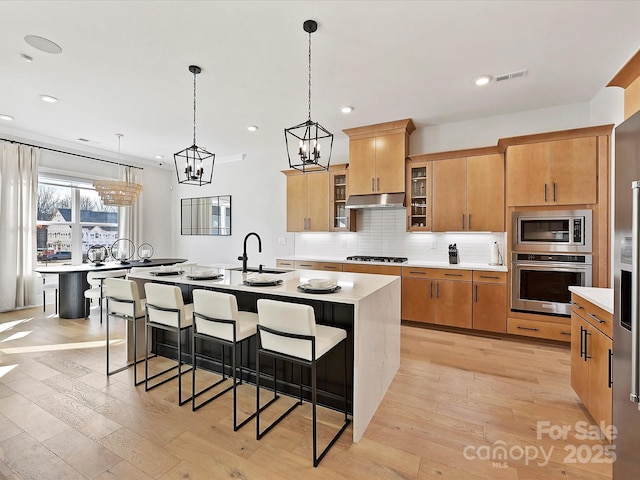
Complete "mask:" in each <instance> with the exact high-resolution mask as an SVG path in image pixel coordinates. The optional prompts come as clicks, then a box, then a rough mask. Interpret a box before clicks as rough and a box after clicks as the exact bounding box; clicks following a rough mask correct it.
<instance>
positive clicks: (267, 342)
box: [258, 299, 347, 361]
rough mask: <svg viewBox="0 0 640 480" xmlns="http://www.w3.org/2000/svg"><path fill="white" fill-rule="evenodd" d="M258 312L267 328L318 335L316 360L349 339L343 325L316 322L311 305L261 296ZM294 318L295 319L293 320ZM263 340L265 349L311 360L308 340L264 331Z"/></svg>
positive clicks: (316, 336)
mask: <svg viewBox="0 0 640 480" xmlns="http://www.w3.org/2000/svg"><path fill="white" fill-rule="evenodd" d="M258 313H259V315H260V324H261V325H263V326H265V327H267V328H270V329H272V330H277V331H280V332H287V333H292V334H296V335H307V336H315V338H316V352H315V353H316V355H315V360H317V359H318V358H320V357H322V356H323V355H324V354H325V353H327V352H328V351H329V350H331V349H332V348H333V347H335V346H336V345H337V344H338V343H340V342H341V341H342V340H343V339H345V338H347V333H346V332H345V330H343V329H342V328H336V327H329V326H327V325H316V320H315V315H314V312H313V307H311V306H309V305H301V304H296V303H287V302H278V301H273V300H266V299H260V300H258ZM292 318H294V319H295V321H292ZM261 339H262V347H263V348H264V349H266V350H271V351H274V352H279V353H283V354H285V355H289V356H291V357H297V358H301V359H304V360H308V361H311V360H312V358H311V357H312V355H311V342H310V341H309V340H304V339H297V338H286V337H282V336H279V335H274V334H271V333H269V332H266V331H263V332H262V334H261Z"/></svg>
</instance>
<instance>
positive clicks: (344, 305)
mask: <svg viewBox="0 0 640 480" xmlns="http://www.w3.org/2000/svg"><path fill="white" fill-rule="evenodd" d="M153 273H154V272H153V271H150V272H144V273H143V272H136V273H131V274H129V276H128V277H129V278H131V279H134V280H136V281H137V282H139V283H144V282H148V281H153V282H161V283H166V284H175V285H177V286H180V288H181V289H182V292H183V297H184V299H185V301H191V293H192V291H193V290H194V289H197V288H204V289H209V290H215V291H220V292H228V293H233V294H234V295H235V296H236V298H237V299H238V307H239V309H241V310H247V311H252V312H256V311H257V308H256V302H257V300H258V299H260V298H270V299H275V300H281V301H291V302H296V303H304V304H308V305H312V306H313V308H314V311H315V314H316V321H317V322H318V323H319V324H327V325H331V326H337V327H340V328H344V329H345V330H347V358H348V362H349V364H348V365H347V367H348V376H349V379H348V395H349V396H350V397H351V398H350V399H349V400H350V405H351V413H352V424H353V441H354V442H357V441H358V440H359V439H360V438H361V437H362V435H363V433H364V431H365V429H366V428H367V425H368V424H369V421H370V420H371V418H372V417H373V414H374V413H375V411H376V409H377V408H378V405H379V404H380V402H381V401H382V398H383V397H384V394H385V393H386V391H387V389H388V387H389V385H390V384H391V381H392V380H393V377H394V376H395V374H396V372H397V370H398V368H399V365H400V300H401V291H400V283H401V282H400V277H397V276H390V275H370V274H358V273H345V272H325V271H315V270H295V271H283V273H279V274H274V275H273V277H274V278H277V279H278V280H282V282H281V283H280V284H279V285H275V286H251V285H245V284H244V283H243V282H244V281H246V280H248V279H249V280H250V279H251V278H253V277H255V275H256V274H254V273H242V272H239V271H233V270H224V269H214V270H213V272H212V273H219V274H221V275H222V278H220V279H216V280H191V279H189V278H187V274H189V273H190V274H193V273H194V272H184V273H183V274H180V275H167V271H166V270H165V271H163V272H161V274H162V276H155V275H154V274H153ZM310 278H325V279H327V280H333V281H335V282H337V284H338V285H339V286H340V287H341V289H340V290H339V291H337V292H335V293H330V294H314V293H306V292H302V291H300V290H299V289H298V286H299V285H301V284H305V283H307V282H308V280H309V279H310ZM183 341H184V339H183ZM161 343H162V342H157V344H154V348H156V349H157V351H158V352H159V353H162V354H163V355H166V354H169V353H170V351H163V350H161V347H162V345H160V344H161ZM253 346H255V344H253ZM250 350H252V351H251V352H249V353H248V354H247V355H248V356H249V358H248V363H249V368H250V369H251V368H252V359H251V355H253V361H255V349H250ZM338 353H339V352H338ZM340 358H341V356H340V355H335V356H333V357H332V358H328V359H327V362H328V363H327V364H326V365H325V366H324V368H321V367H319V368H318V372H319V373H318V375H319V377H322V378H319V380H318V386H319V389H320V390H321V391H323V392H319V402H321V403H324V404H326V405H329V406H332V405H339V404H340V403H339V401H338V400H339V399H338V398H337V397H336V393H338V392H340V391H341V383H340V382H342V381H343V380H342V374H341V373H340V372H341V369H340V368H337V367H338V365H336V364H335V362H340V361H341V360H340ZM244 361H245V359H244V358H243V362H244ZM214 369H215V367H214ZM284 374H285V375H287V372H284ZM280 375H281V373H280V371H279V373H278V380H279V381H278V387H279V388H280V378H281V377H280ZM288 375H289V376H292V375H293V372H289V373H288ZM285 382H286V379H285ZM294 391H295V390H294Z"/></svg>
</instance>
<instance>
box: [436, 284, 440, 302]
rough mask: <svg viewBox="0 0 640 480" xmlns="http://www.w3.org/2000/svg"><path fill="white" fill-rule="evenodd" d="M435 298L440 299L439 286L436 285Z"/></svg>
mask: <svg viewBox="0 0 640 480" xmlns="http://www.w3.org/2000/svg"><path fill="white" fill-rule="evenodd" d="M436 298H440V284H439V283H436Z"/></svg>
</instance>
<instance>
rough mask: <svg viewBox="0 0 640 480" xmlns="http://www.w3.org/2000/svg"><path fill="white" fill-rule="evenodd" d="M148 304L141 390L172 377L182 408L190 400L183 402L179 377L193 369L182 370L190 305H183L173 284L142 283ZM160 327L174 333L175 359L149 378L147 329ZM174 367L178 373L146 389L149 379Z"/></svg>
mask: <svg viewBox="0 0 640 480" xmlns="http://www.w3.org/2000/svg"><path fill="white" fill-rule="evenodd" d="M144 291H145V293H146V297H147V302H146V304H145V322H144V324H145V327H146V328H145V331H144V344H145V347H144V390H145V392H148V391H149V390H151V389H153V388H156V387H158V386H160V385H162V384H164V383H167V382H168V381H170V380H173V379H174V378H177V379H178V405H184V404H185V403H187V402H188V401H189V400H191V397H189V398H187V399H186V400H182V374H183V373H187V372H188V371H189V370H190V369H191V368H192V367H190V368H189V369H187V370H185V371H184V372H183V371H182V363H183V362H182V338H181V337H182V332H183V331H185V330H187V329H189V328H191V325H192V324H193V304H192V303H189V304H187V305H185V304H184V302H183V300H182V290H180V287H176V286H175V285H162V284H159V283H152V282H148V283H145V284H144ZM150 328H159V329H161V330H165V331H168V332H174V333H176V335H177V337H178V341H177V344H178V360H177V364H176V365H174V366H172V367H169V368H167V369H165V370H163V371H162V372H159V373H156V374H154V375H152V376H151V377H150V376H149V329H150ZM174 368H177V369H178V373H176V374H175V375H173V376H171V377H169V378H165V379H164V380H161V381H159V382H158V383H156V384H155V385H152V386H149V380H153V379H154V378H157V377H159V376H160V375H163V374H165V373H167V372H170V371H171V370H173V369H174Z"/></svg>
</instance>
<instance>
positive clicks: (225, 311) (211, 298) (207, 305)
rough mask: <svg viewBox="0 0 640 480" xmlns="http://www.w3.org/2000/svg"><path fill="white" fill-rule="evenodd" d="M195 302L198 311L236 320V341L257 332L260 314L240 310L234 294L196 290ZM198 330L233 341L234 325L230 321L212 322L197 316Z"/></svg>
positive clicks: (212, 316)
mask: <svg viewBox="0 0 640 480" xmlns="http://www.w3.org/2000/svg"><path fill="white" fill-rule="evenodd" d="M193 302H194V304H196V305H197V306H198V310H197V311H198V313H200V314H202V315H205V316H207V317H210V318H215V319H218V320H234V321H235V322H236V342H239V341H241V340H244V339H245V338H247V337H250V336H251V335H255V333H256V325H258V314H257V313H252V312H240V311H238V303H237V301H236V298H235V297H234V296H233V295H229V294H227V293H220V292H212V291H206V290H194V291H193ZM196 331H197V332H198V333H201V334H204V335H209V336H211V337H215V338H221V339H223V340H226V341H228V342H233V326H232V324H230V323H220V322H210V321H207V320H205V319H204V318H200V317H196Z"/></svg>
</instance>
